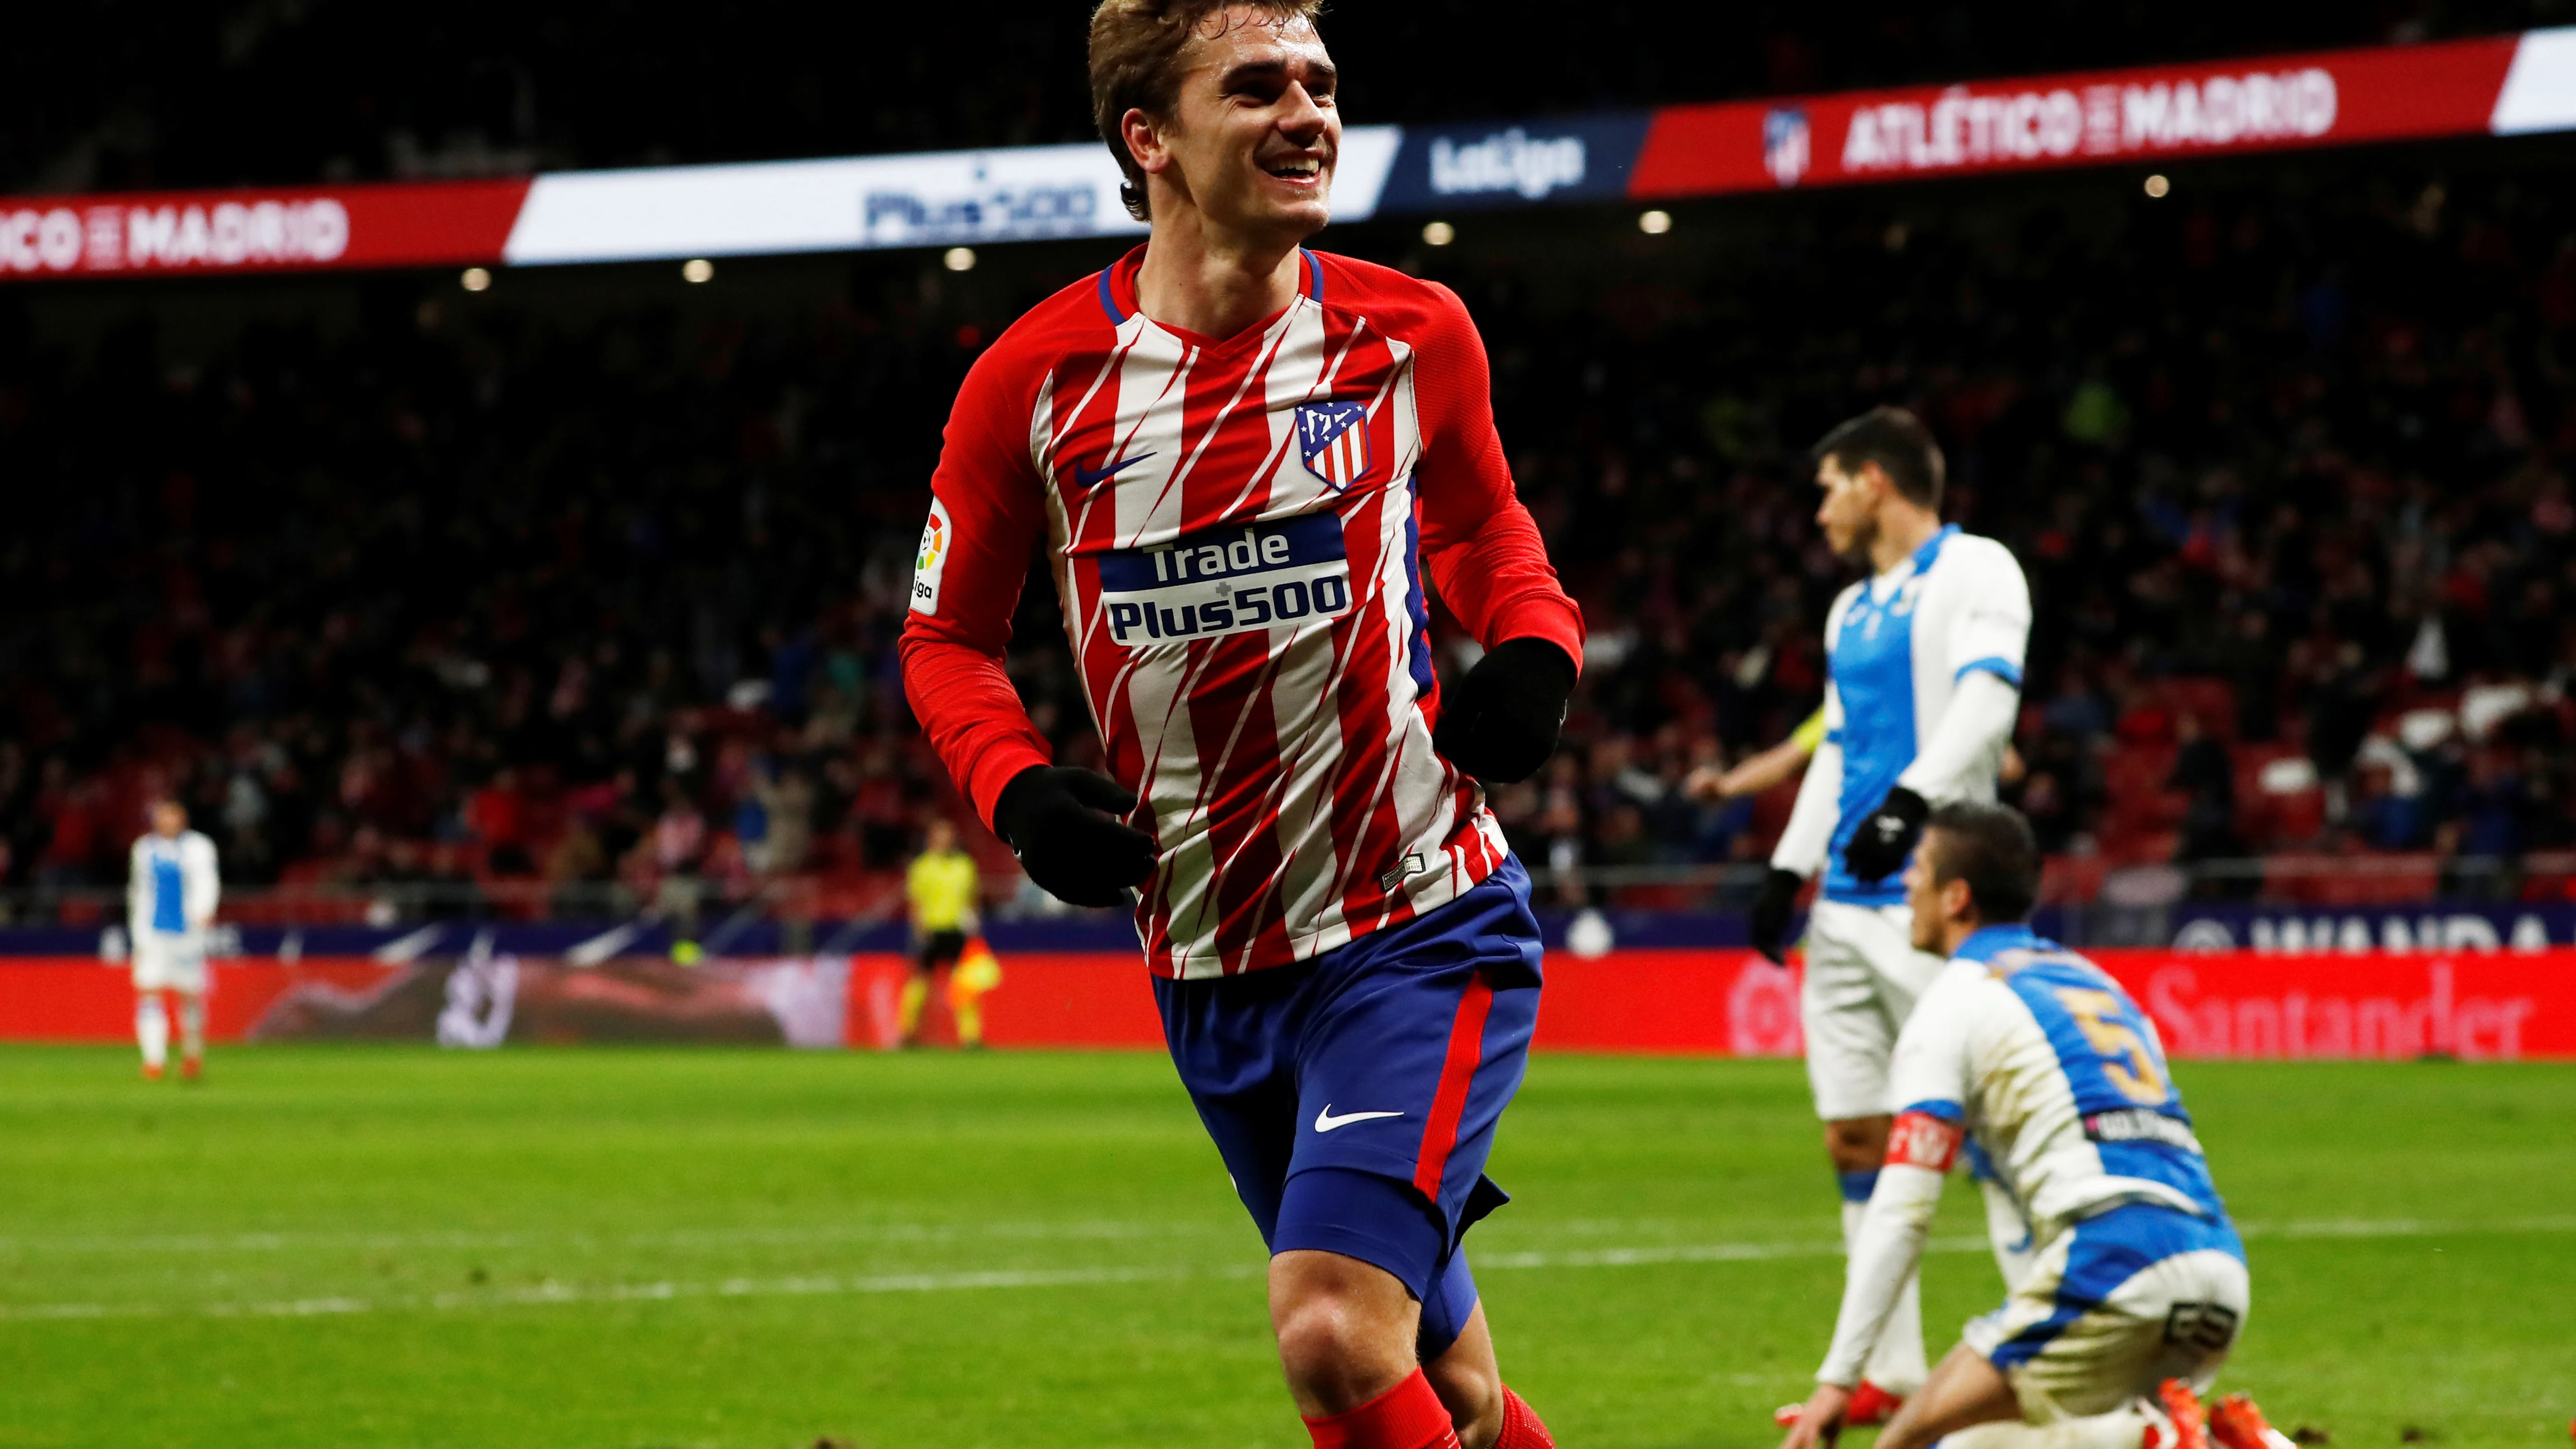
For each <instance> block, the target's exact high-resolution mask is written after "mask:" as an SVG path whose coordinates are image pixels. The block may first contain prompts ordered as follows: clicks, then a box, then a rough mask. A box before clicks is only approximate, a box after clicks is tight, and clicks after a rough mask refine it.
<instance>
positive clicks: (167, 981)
mask: <svg viewBox="0 0 2576 1449" xmlns="http://www.w3.org/2000/svg"><path fill="white" fill-rule="evenodd" d="M134 989H135V990H137V991H177V992H181V993H183V994H185V995H189V996H198V995H202V994H204V992H205V989H206V946H205V942H204V941H202V940H200V939H199V938H198V937H197V936H196V935H195V934H194V933H193V932H188V933H182V932H175V931H145V932H143V933H141V934H140V935H137V936H136V937H135V938H134Z"/></svg>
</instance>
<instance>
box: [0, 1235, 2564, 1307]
mask: <svg viewBox="0 0 2576 1449" xmlns="http://www.w3.org/2000/svg"><path fill="white" fill-rule="evenodd" d="M2240 1231H2241V1232H2242V1233H2243V1234H2244V1236H2246V1237H2248V1238H2287V1239H2301V1238H2343V1239H2353V1238H2424V1237H2473V1236H2492V1235H2497V1234H2525V1233H2568V1232H2576V1217H2537V1218H2509V1219H2503V1220H2499V1221H2495V1222H2485V1223H2474V1222H2447V1223H2446V1222H2434V1221H2428V1220H2425V1219H2420V1218H2389V1219H2380V1220H2372V1219H2346V1218H2334V1219H2320V1220H2315V1221H2292V1222H2284V1223H2251V1224H2246V1225H2245V1226H2243V1227H2242V1228H2241V1229H2240ZM1926 1247H1927V1249H1928V1250H1929V1251H1932V1252H1936V1253H1978V1252H1984V1251H1986V1240H1985V1239H1983V1238H1979V1237H1965V1236H1960V1237H1939V1238H1934V1239H1932V1240H1931V1241H1930V1242H1929V1243H1928V1244H1926ZM1842 1251H1843V1248H1842V1244H1840V1243H1839V1242H1827V1241H1823V1240H1810V1241H1801V1242H1774V1243H1696V1244H1693V1243H1677V1244H1665V1245H1655V1246H1643V1247H1628V1248H1581V1249H1575V1250H1572V1251H1567V1252H1554V1253H1550V1252H1520V1253H1504V1252H1497V1253H1485V1254H1479V1255H1478V1256H1477V1257H1476V1259H1475V1265H1476V1267H1477V1268H1478V1269H1479V1270H1529V1269H1561V1268H1635V1267H1652V1266H1656V1265H1660V1264H1671V1263H1750V1262H1768V1261H1774V1260H1779V1259H1788V1258H1830V1257H1839V1256H1841V1254H1842ZM1262 1271H1263V1265H1261V1264H1259V1263H1253V1262H1240V1263H1230V1264H1226V1265H1223V1266H1219V1267H1205V1266H1193V1265H1189V1264H1178V1263H1172V1264H1159V1265H1154V1266H1147V1267H1108V1268H1049V1269H1003V1270H991V1271H983V1272H962V1273H894V1274H875V1275H867V1276H855V1277H845V1276H840V1275H835V1274H817V1275H809V1276H803V1277H793V1278H725V1279H719V1280H716V1281H713V1282H704V1283H688V1282H667V1281H665V1282H651V1283H604V1284H590V1285H581V1284H568V1283H558V1282H555V1281H553V1280H551V1279H550V1280H547V1281H545V1282H541V1283H537V1284H534V1285H532V1286H529V1287H524V1288H494V1289H489V1290H484V1291H477V1292H468V1293H457V1292H449V1293H435V1294H426V1295H418V1294H415V1295H410V1296H401V1297H390V1298H347V1297H331V1298H298V1299H287V1300H280V1301H269V1302H243V1303H204V1304H194V1305H177V1306H174V1305H169V1304H157V1303H26V1304H0V1322H37V1321H48V1320H51V1321H60V1320H78V1319H99V1318H169V1317H181V1316H197V1317H208V1318H310V1317H326V1316H334V1315H344V1314H360V1313H389V1312H402V1311H421V1310H430V1311H448V1310H455V1309H471V1308H512V1307H535V1306H544V1305H550V1304H581V1303H640V1302H660V1301H664V1300H670V1299H680V1298H775V1297H803V1296H818V1295H820V1296H846V1295H860V1294H879V1293H957V1292H973V1291H989V1290H993V1289H1007V1288H1070V1287H1086V1286H1097V1285H1103V1284H1120V1283H1168V1282H1176V1281H1179V1280H1182V1279H1190V1278H1249V1277H1253V1276H1255V1275H1257V1274H1259V1273H1261V1272H1262Z"/></svg>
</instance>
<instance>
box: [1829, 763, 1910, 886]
mask: <svg viewBox="0 0 2576 1449" xmlns="http://www.w3.org/2000/svg"><path fill="white" fill-rule="evenodd" d="M1931 813H1932V807H1931V806H1929V805H1927V804H1925V803H1923V797H1922V796H1920V795H1917V794H1915V793H1914V792H1913V791H1911V790H1908V789H1906V788H1905V787H1904V786H1902V785H1899V786H1897V787H1896V788H1895V789H1893V790H1890V791H1888V792H1887V798H1886V799H1884V800H1881V801H1879V802H1878V808H1877V809H1875V810H1873V811H1871V812H1869V815H1868V817H1867V818H1865V819H1863V820H1862V821H1861V823H1860V829H1858V830H1855V831H1853V832H1852V838H1851V844H1849V845H1846V846H1844V847H1843V865H1844V866H1845V867H1847V868H1848V869H1849V870H1850V871H1851V873H1852V879H1854V880H1856V881H1859V882H1860V883H1861V884H1863V885H1876V884H1877V883H1879V882H1880V881H1883V880H1885V879H1887V878H1888V877H1889V876H1891V875H1894V874H1895V873H1896V872H1898V871H1900V870H1902V869H1904V868H1905V857H1907V856H1909V855H1912V854H1913V853H1914V843H1915V842H1916V841H1918V840H1921V839H1922V838H1923V820H1924V817H1926V816H1928V815H1930V814H1931Z"/></svg>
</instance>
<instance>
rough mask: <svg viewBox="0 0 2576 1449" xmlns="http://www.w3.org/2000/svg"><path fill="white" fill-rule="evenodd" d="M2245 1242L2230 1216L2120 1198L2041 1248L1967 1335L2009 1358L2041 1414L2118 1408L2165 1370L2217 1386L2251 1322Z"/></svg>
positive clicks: (1996, 1356)
mask: <svg viewBox="0 0 2576 1449" xmlns="http://www.w3.org/2000/svg"><path fill="white" fill-rule="evenodd" d="M2250 1297H2251V1293H2250V1288H2249V1284H2248V1280H2247V1278H2246V1273H2245V1248H2244V1244H2243V1243H2242V1242H2240V1241H2239V1240H2238V1239H2237V1236H2236V1230H2235V1229H2234V1228H2233V1227H2230V1226H2229V1225H2228V1224H2227V1223H2226V1222H2224V1221H2212V1220H2210V1219H2207V1218H2196V1217H2193V1216H2192V1215H2191V1214H2189V1213H2185V1212H2177V1211H2175V1210H2174V1209H2172V1208H2165V1207H2157V1206H2153V1205H2150V1204H2146V1203H2131V1204H2128V1205H2127V1206H2124V1207H2116V1208H2113V1209H2111V1210H2110V1211H2109V1212H2106V1213H2103V1214H2101V1215H2099V1216H2097V1217H2091V1218H2087V1219H2085V1220H2084V1221H2083V1222H2080V1223H2078V1224H2076V1225H2075V1228H2074V1230H2073V1231H2072V1232H2067V1233H2061V1234H2060V1235H2058V1237H2057V1239H2056V1241H2054V1242H2052V1243H2050V1244H2048V1245H2047V1246H2046V1247H2044V1248H2042V1249H2040V1251H2039V1253H2038V1254H2037V1256H2036V1257H2034V1258H2033V1259H2032V1261H2031V1265H2030V1271H2029V1273H2028V1275H2027V1276H2025V1277H2024V1278H2023V1279H2022V1280H2021V1283H2020V1285H2019V1286H2018V1287H2016V1288H2014V1290H2013V1293H2012V1296H2011V1297H2010V1298H2007V1299H2006V1300H2004V1306H2003V1307H2001V1308H1998V1309H1996V1310H1995V1311H1994V1312H1992V1313H1989V1314H1987V1315H1986V1316H1985V1317H1983V1318H1979V1319H1975V1320H1973V1321H1971V1322H1970V1323H1969V1324H1968V1326H1967V1329H1966V1331H1965V1332H1964V1333H1962V1334H1961V1335H1960V1337H1961V1340H1962V1341H1963V1342H1965V1343H1966V1344H1967V1345H1968V1346H1969V1347H1970V1348H1973V1349H1975V1350H1976V1351H1977V1352H1978V1353H1981V1354H1983V1355H1985V1357H1986V1359H1987V1361H1988V1362H1990V1363H1992V1364H1993V1365H1994V1366H1995V1367H1996V1368H1998V1369H2001V1370H2003V1373H2004V1377H2005V1378H2007V1379H2009V1380H2011V1381H2012V1386H2013V1392H2014V1393H2015V1394H2016V1395H2017V1396H2019V1398H2020V1399H2021V1407H2022V1417H2023V1418H2024V1419H2026V1420H2028V1421H2029V1422H2031V1423H2033V1424H2050V1423H2055V1422H2056V1421H2057V1420H2059V1419H2065V1418H2078V1417H2082V1416H2085V1415H2089V1414H2107V1413H2109V1412H2110V1411H2111V1410H2113V1409H2116V1408H2118V1407H2120V1406H2121V1405H2122V1404H2125V1403H2127V1402H2129V1401H2130V1400H2131V1399H2135V1398H2139V1397H2141V1396H2152V1395H2153V1394H2154V1393H2155V1390H2156V1385H2158V1384H2160V1383H2163V1382H2164V1381H2165V1380H2166V1379H2181V1380H2183V1381H2184V1382H2186V1383H2188V1384H2190V1385H2191V1386H2192V1388H2193V1389H2194V1390H2195V1391H2201V1390H2206V1389H2207V1388H2208V1387H2209V1383H2210V1380H2211V1379H2213V1378H2216V1377H2217V1375H2218V1368H2219V1365H2220V1364H2223V1363H2225V1362H2226V1361H2227V1353H2228V1350H2229V1349H2231V1348H2233V1347H2234V1346H2235V1343H2236V1336H2237V1334H2238V1333H2239V1332H2241V1331H2242V1330H2243V1328H2244V1326H2245V1313H2246V1309H2247V1307H2248V1304H2249V1301H2250Z"/></svg>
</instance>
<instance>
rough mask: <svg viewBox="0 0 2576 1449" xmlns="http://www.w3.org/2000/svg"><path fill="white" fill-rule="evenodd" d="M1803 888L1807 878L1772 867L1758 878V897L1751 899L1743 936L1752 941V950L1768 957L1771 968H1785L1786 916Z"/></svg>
mask: <svg viewBox="0 0 2576 1449" xmlns="http://www.w3.org/2000/svg"><path fill="white" fill-rule="evenodd" d="M1806 884H1807V878H1806V877H1805V876H1802V875H1800V874H1798V873H1797V872H1796V871H1794V870H1782V869H1780V868H1779V867H1778V866H1773V867H1772V868H1771V873H1770V874H1769V875H1766V876H1764V877H1763V878H1762V894H1760V895H1758V896H1756V897H1754V898H1753V914H1752V916H1751V917H1750V918H1749V919H1747V920H1746V922H1745V923H1744V929H1745V933H1746V934H1747V935H1749V936H1751V937H1752V938H1753V949H1754V950H1756V951H1759V952H1761V953H1762V954H1763V955H1765V956H1768V957H1770V958H1771V964H1772V965H1774V966H1786V965H1788V964H1789V943H1788V936H1789V915H1790V913H1791V912H1793V911H1795V910H1797V909H1798V892H1799V891H1800V890H1801V889H1803V888H1804V887H1805V886H1806Z"/></svg>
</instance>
